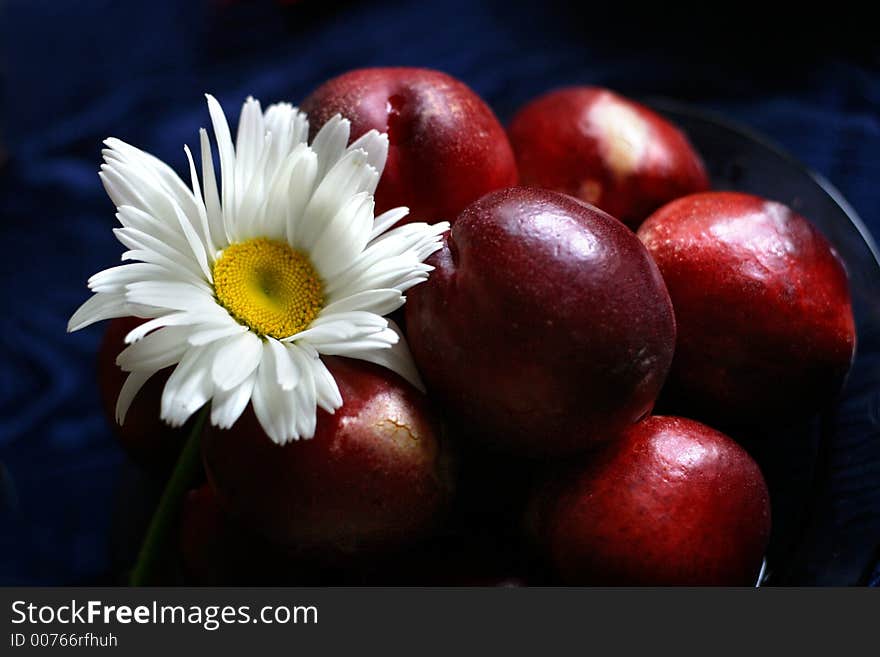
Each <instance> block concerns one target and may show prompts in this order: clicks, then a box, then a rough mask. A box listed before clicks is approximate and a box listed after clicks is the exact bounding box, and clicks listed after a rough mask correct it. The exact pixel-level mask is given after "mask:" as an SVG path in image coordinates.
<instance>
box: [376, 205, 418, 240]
mask: <svg viewBox="0 0 880 657" xmlns="http://www.w3.org/2000/svg"><path fill="white" fill-rule="evenodd" d="M408 214H409V208H406V207H403V206H401V207H399V208H391V209H390V210H387V211H386V212H383V213H382V214H380V215H379V216H378V217H376V218H375V220H374V221H373V230H372V231H371V232H370V239H371V240H373V239H376V238H377V237H379V235H381V234H382V233H384V232H385V231H386V230H388V229H389V228H391V227H392V226H394V224H396V223H397V222H399V221H400V220H401V219H403V218H404V217H405V216H407V215H408Z"/></svg>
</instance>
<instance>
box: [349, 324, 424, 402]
mask: <svg viewBox="0 0 880 657" xmlns="http://www.w3.org/2000/svg"><path fill="white" fill-rule="evenodd" d="M388 328H389V330H392V331H395V332H396V333H397V334H398V336H399V338H400V339H399V340H398V341H397V343H396V344H394V345H393V346H391V347H390V348H388V349H374V350H367V351H362V352H354V353H349V354H346V355H347V356H348V357H349V358H357V359H359V360H365V361H367V362H370V363H375V364H376V365H381V366H382V367H385V368H388V369H389V370H391V371H392V372H396V373H397V374H399V375H400V376H402V377H403V378H404V379H406V380H407V381H409V382H410V383H411V384H412V385H413V386H415V387H416V388H418V389H419V390H421V391H422V392H424V391H425V384H424V383H422V379H421V377H420V376H419V371H418V370H417V369H416V364H415V362H414V361H413V358H412V354H410V351H409V345H407V343H406V339H405V338H404V337H403V334H402V333H401V332H400V329H399V328H398V326H397V325H396V324H395V323H394V322H389V323H388Z"/></svg>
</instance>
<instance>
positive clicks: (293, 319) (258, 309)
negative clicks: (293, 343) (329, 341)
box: [214, 237, 324, 338]
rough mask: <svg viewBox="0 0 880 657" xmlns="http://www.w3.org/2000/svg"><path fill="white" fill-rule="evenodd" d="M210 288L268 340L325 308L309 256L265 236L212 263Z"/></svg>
mask: <svg viewBox="0 0 880 657" xmlns="http://www.w3.org/2000/svg"><path fill="white" fill-rule="evenodd" d="M214 292H215V293H216V295H217V299H218V300H219V301H220V304H221V305H222V306H223V307H224V308H226V310H228V311H229V313H230V314H231V315H232V316H233V317H234V318H235V319H236V320H237V321H238V322H240V323H242V324H244V325H245V326H248V327H249V328H250V329H251V330H253V331H254V332H255V333H257V334H258V335H261V336H262V335H269V336H272V337H273V338H286V337H288V336H290V335H293V334H294V333H297V332H299V331H302V330H303V329H305V328H307V327H308V326H309V324H311V323H312V320H314V319H315V317H317V316H318V313H319V312H321V308H322V307H323V306H324V293H323V289H322V284H321V279H320V278H319V277H318V274H317V272H316V271H315V268H314V267H313V266H312V263H311V262H310V261H309V258H308V257H307V256H306V255H304V254H302V253H300V252H299V251H297V250H295V249H294V248H292V247H291V246H289V245H288V244H286V243H284V242H279V241H277V240H270V239H267V238H264V237H258V238H255V239H252V240H248V241H246V242H239V243H237V244H232V245H230V246H228V247H227V248H226V250H224V251H223V253H222V254H221V255H220V258H219V259H218V260H217V262H215V263H214Z"/></svg>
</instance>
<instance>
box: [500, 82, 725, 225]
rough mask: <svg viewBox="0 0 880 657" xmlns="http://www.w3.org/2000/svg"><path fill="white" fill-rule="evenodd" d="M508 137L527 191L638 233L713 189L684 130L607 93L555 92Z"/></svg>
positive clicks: (523, 114)
mask: <svg viewBox="0 0 880 657" xmlns="http://www.w3.org/2000/svg"><path fill="white" fill-rule="evenodd" d="M508 134H509V135H510V142H511V144H512V146H513V150H514V153H515V154H516V162H517V165H518V167H519V172H520V180H521V182H522V184H524V185H535V186H538V187H546V188H548V189H554V190H556V191H559V192H565V193H566V194H571V195H572V196H576V197H578V198H580V199H581V200H584V201H586V202H588V203H592V204H593V205H596V206H598V207H600V208H602V209H603V210H605V211H606V212H608V213H610V214H611V215H613V216H615V217H617V218H618V219H620V220H621V221H623V222H624V223H626V224H627V225H628V226H631V227H632V228H633V229H635V228H636V227H638V225H639V224H640V223H641V222H642V220H643V219H645V217H647V216H648V215H649V214H650V213H651V212H653V211H654V210H656V209H657V208H659V207H660V206H661V205H663V204H664V203H666V202H667V201H671V200H672V199H675V198H678V197H679V196H684V195H685V194H690V193H693V192H701V191H704V190H707V189H709V179H708V177H707V175H706V170H705V167H704V166H703V163H702V160H701V159H700V156H699V155H698V154H697V152H696V151H695V150H694V148H693V146H691V144H690V142H689V141H688V140H687V137H685V135H684V134H683V133H682V132H681V131H680V130H679V129H678V128H676V127H675V126H674V125H672V124H671V123H669V122H668V121H667V120H666V119H664V118H662V117H661V116H660V115H658V114H656V113H655V112H653V111H651V110H649V109H648V108H647V107H644V106H643V105H639V104H638V103H634V102H632V101H631V100H628V99H626V98H623V97H622V96H619V95H617V94H615V93H614V92H611V91H608V90H607V89H601V88H598V87H569V88H565V89H559V90H557V91H551V92H550V93H547V94H545V95H543V96H541V97H539V98H537V99H535V100H533V101H532V102H530V103H529V104H527V105H526V106H525V107H523V108H522V109H521V110H520V111H519V113H518V114H517V115H516V116H515V117H514V119H513V121H512V122H511V124H510V128H509V130H508Z"/></svg>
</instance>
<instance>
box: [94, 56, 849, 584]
mask: <svg viewBox="0 0 880 657" xmlns="http://www.w3.org/2000/svg"><path fill="white" fill-rule="evenodd" d="M301 108H302V109H303V111H305V112H306V113H307V114H308V115H309V119H310V123H311V126H312V130H313V133H314V131H316V130H317V128H319V127H320V126H321V125H322V124H323V123H324V122H325V121H326V120H328V119H329V118H330V117H332V116H333V115H335V114H337V113H339V114H342V115H343V116H345V117H347V118H349V119H350V120H351V136H352V139H356V138H358V137H359V136H361V135H362V134H363V133H365V132H366V131H368V130H370V129H378V130H380V131H382V132H387V133H388V136H389V140H390V150H389V155H388V162H387V165H386V168H385V172H384V175H383V177H382V179H381V182H380V184H379V187H378V190H377V192H376V206H377V207H376V211H377V213H378V212H382V211H384V210H387V209H389V208H392V207H395V206H400V205H405V206H408V207H409V208H411V213H410V215H409V217H410V218H412V220H417V221H428V222H434V221H439V220H448V221H450V222H451V223H452V228H451V231H450V232H449V233H448V235H447V236H446V239H445V242H444V246H443V248H442V249H441V250H440V251H439V252H437V253H435V254H434V255H433V256H432V257H431V258H430V259H429V260H428V263H429V264H431V265H432V266H433V267H434V271H433V272H432V273H431V276H430V279H429V280H428V281H427V282H425V283H423V284H420V285H418V286H416V287H414V288H413V289H411V290H410V291H409V293H408V302H407V304H406V306H405V307H404V309H403V310H404V311H405V312H402V313H401V314H400V316H399V317H396V318H395V319H397V321H398V323H399V324H400V325H401V326H402V327H403V328H404V331H405V334H406V336H407V339H408V342H409V345H410V349H411V351H412V354H413V357H414V359H415V362H416V364H417V366H418V368H419V370H420V372H421V374H422V376H423V378H424V380H425V383H426V387H427V395H423V394H422V393H420V392H418V391H417V390H416V389H415V388H413V387H411V386H410V385H409V384H407V383H406V382H404V381H403V380H402V379H400V378H398V377H397V376H396V375H395V374H393V373H391V372H390V371H388V370H386V369H381V368H378V367H375V366H373V365H370V364H368V363H364V362H360V361H351V360H346V359H341V358H329V359H327V362H328V367H329V368H330V370H331V372H332V373H333V375H334V377H335V378H336V380H337V382H338V384H339V388H340V391H341V393H342V398H343V400H344V405H343V407H342V408H341V409H339V410H338V411H337V412H336V414H335V415H329V414H327V413H325V412H324V411H319V412H318V425H317V432H316V434H315V436H314V438H313V439H312V440H305V441H298V442H293V443H289V444H287V445H285V446H278V445H276V444H274V443H272V442H271V441H270V440H269V439H268V438H267V437H266V436H265V435H264V434H263V432H262V431H261V429H260V426H259V424H258V423H257V421H256V420H255V418H254V416H253V414H252V412H250V411H248V412H246V414H245V415H244V416H243V417H242V419H241V420H240V421H239V422H238V423H237V424H236V425H235V426H234V427H233V428H232V429H230V430H225V431H224V430H219V429H216V428H213V427H211V428H207V429H206V430H205V433H204V435H203V437H202V449H203V460H204V468H205V473H206V482H205V483H204V485H203V486H201V487H200V488H198V489H195V490H193V491H192V492H191V493H190V495H189V497H188V498H187V499H186V501H185V504H184V507H183V509H182V513H181V519H180V552H181V555H182V559H181V562H182V565H183V571H184V572H185V573H186V577H187V578H188V580H189V581H194V582H199V583H221V582H222V583H303V584H315V583H358V582H369V583H377V584H406V583H412V584H459V585H467V584H493V583H504V582H508V583H517V582H518V583H525V584H531V583H542V584H546V583H565V584H641V585H651V584H723V585H749V584H753V583H754V582H755V579H756V576H757V574H758V571H759V569H760V567H761V563H762V559H763V556H764V553H765V550H766V548H767V544H768V540H769V536H770V516H771V513H770V500H769V496H768V492H767V486H766V484H765V481H764V478H763V476H762V473H761V469H760V467H759V465H758V464H757V463H756V462H755V461H754V460H753V459H752V457H751V456H750V455H749V453H748V452H747V451H746V450H745V449H744V448H743V447H741V446H740V444H739V443H738V442H737V441H735V440H734V439H733V438H731V437H729V436H731V435H732V436H736V437H737V440H739V441H740V442H742V437H743V436H748V435H749V432H750V431H751V430H753V429H755V428H757V427H760V428H761V429H762V431H765V432H766V431H767V427H768V426H769V427H772V425H773V423H774V422H777V421H779V420H780V419H788V418H791V417H799V416H809V415H810V414H812V413H814V412H815V411H816V409H818V408H819V407H820V406H821V405H822V404H824V403H827V402H828V401H829V400H832V399H833V398H834V396H835V395H836V394H837V392H838V391H839V389H840V386H841V385H842V383H843V380H844V379H845V377H846V374H847V371H848V369H849V367H850V364H851V361H852V357H853V353H854V348H855V329H854V323H853V316H852V309H851V302H850V298H849V292H848V283H847V276H846V272H845V269H844V266H843V264H842V263H841V262H840V260H839V258H838V257H837V255H836V254H835V252H834V250H833V249H832V248H831V246H830V245H829V244H828V242H827V241H826V240H825V239H824V238H823V236H822V235H821V234H820V233H819V232H818V231H817V230H816V229H815V228H814V227H813V226H812V225H811V224H810V223H809V221H807V220H806V219H805V218H803V217H801V216H799V215H798V214H796V213H794V212H793V211H792V210H791V209H789V208H787V207H786V206H784V205H781V204H779V203H776V202H773V201H771V200H767V199H763V198H758V197H755V196H750V195H746V194H742V193H734V192H720V191H710V190H709V186H710V185H709V179H708V176H707V174H706V170H705V168H704V165H703V163H702V161H701V158H700V156H699V154H698V153H696V152H695V150H694V148H693V147H692V146H691V144H690V143H689V142H688V140H687V138H686V137H685V136H684V134H682V132H681V131H679V130H678V129H677V128H676V127H675V126H673V125H671V124H670V123H669V122H668V121H666V120H665V119H663V118H662V117H660V116H659V115H657V114H656V113H654V112H652V111H651V110H649V109H647V108H646V107H643V106H641V105H639V104H637V103H634V102H632V101H629V100H627V99H625V98H622V97H621V96H619V95H616V94H614V93H612V92H610V91H607V90H604V89H598V88H586V87H576V88H568V89H562V90H559V91H555V92H551V93H549V94H546V95H544V96H542V97H540V98H538V99H536V100H534V101H532V102H531V103H529V104H528V105H526V106H525V107H524V108H522V109H521V110H520V112H519V113H518V114H517V115H516V116H515V117H514V119H513V120H512V122H511V123H510V125H509V128H508V130H507V131H505V130H504V129H503V128H502V126H501V125H500V124H499V122H498V120H497V119H496V117H495V116H494V114H493V113H492V111H491V110H490V108H489V107H488V106H487V105H486V104H485V103H484V102H483V101H482V100H481V99H480V98H479V97H478V96H477V95H476V94H475V93H474V92H473V91H472V90H471V89H469V88H468V87H467V86H466V85H464V84H463V83H461V82H460V81H458V80H455V79H453V78H451V77H450V76H448V75H445V74H443V73H439V72H436V71H430V70H422V69H406V68H386V69H364V70H358V71H353V72H350V73H347V74H345V75H342V76H340V77H337V78H335V79H333V80H330V81H329V82H327V83H325V84H324V85H322V86H321V87H319V88H318V89H317V90H316V91H314V92H313V93H312V94H311V95H310V96H309V97H308V98H307V99H306V100H305V101H304V102H303V103H302V104H301ZM138 321H139V320H134V319H132V320H116V321H115V322H114V323H113V324H111V326H110V328H109V330H108V334H107V336H106V338H105V341H104V344H103V347H102V350H101V360H100V377H101V384H102V390H103V391H104V397H105V400H106V402H107V404H106V405H107V410H108V414H109V415H110V417H111V418H112V416H113V406H114V404H115V400H116V396H117V394H118V391H119V388H120V387H121V384H122V380H123V376H124V375H123V373H122V372H121V371H120V370H119V369H118V368H117V367H116V366H115V364H114V359H115V356H116V354H118V353H119V351H120V350H121V348H122V340H123V337H124V336H125V334H126V333H127V331H128V330H130V328H131V327H132V326H133V325H134V324H136V323H137V322H138ZM163 385H164V379H163V377H155V378H154V380H152V381H151V382H150V383H149V384H148V385H147V387H146V388H145V389H144V390H143V391H142V392H141V394H140V395H139V396H138V397H137V398H136V399H135V401H134V404H133V405H132V407H131V409H130V411H129V414H128V418H127V420H126V423H125V424H124V425H123V426H122V427H120V429H119V433H120V437H121V440H122V442H123V444H124V445H125V446H126V447H127V448H128V450H129V452H130V453H131V454H132V455H133V456H134V457H135V458H136V459H137V460H138V461H139V462H141V463H143V464H145V465H148V466H149V467H152V468H154V469H158V470H160V471H161V470H162V469H163V468H166V469H167V468H168V467H169V465H168V464H169V463H170V462H171V461H172V460H173V459H174V455H175V454H176V452H177V451H179V449H180V445H181V442H182V440H183V436H184V435H185V434H186V431H187V428H186V427H185V428H183V429H178V430H173V429H170V428H168V427H165V426H163V425H161V424H160V423H159V420H158V417H159V413H158V407H159V397H160V394H161V390H162V386H163ZM704 423H705V424H704Z"/></svg>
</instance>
